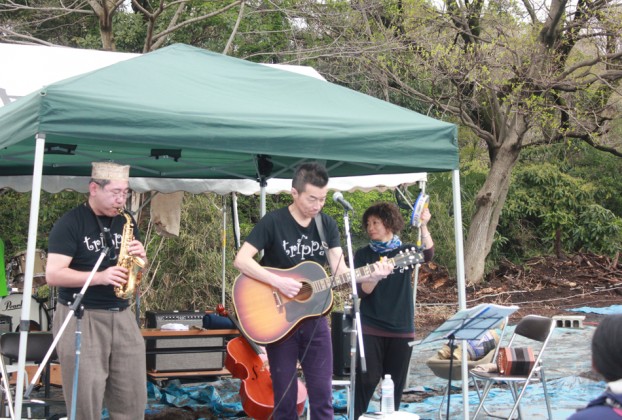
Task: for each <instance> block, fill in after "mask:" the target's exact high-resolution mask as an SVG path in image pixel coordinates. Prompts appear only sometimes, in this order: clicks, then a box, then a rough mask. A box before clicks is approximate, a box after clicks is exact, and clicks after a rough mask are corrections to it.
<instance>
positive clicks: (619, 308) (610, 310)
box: [570, 305, 622, 315]
mask: <svg viewBox="0 0 622 420" xmlns="http://www.w3.org/2000/svg"><path fill="white" fill-rule="evenodd" d="M570 311H574V312H583V313H591V314H600V315H613V314H622V305H612V306H607V307H605V308H592V307H589V306H582V307H580V308H574V309H570Z"/></svg>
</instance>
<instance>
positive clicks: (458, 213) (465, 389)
mask: <svg viewBox="0 0 622 420" xmlns="http://www.w3.org/2000/svg"><path fill="white" fill-rule="evenodd" d="M451 176H452V191H453V206H454V232H455V236H456V279H457V282H458V308H459V309H460V310H463V309H466V287H465V277H464V243H463V239H462V238H463V234H462V201H461V200H460V171H459V170H457V169H455V170H453V171H452V172H451ZM466 349H467V346H466V341H465V340H463V341H462V405H463V418H465V419H468V418H469V380H468V378H469V372H468V366H467V351H466Z"/></svg>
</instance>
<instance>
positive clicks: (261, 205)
mask: <svg viewBox="0 0 622 420" xmlns="http://www.w3.org/2000/svg"><path fill="white" fill-rule="evenodd" d="M259 208H260V210H259V211H260V216H261V217H264V216H265V215H266V183H265V181H264V182H261V184H260V187H259ZM259 258H263V249H262V250H261V251H259Z"/></svg>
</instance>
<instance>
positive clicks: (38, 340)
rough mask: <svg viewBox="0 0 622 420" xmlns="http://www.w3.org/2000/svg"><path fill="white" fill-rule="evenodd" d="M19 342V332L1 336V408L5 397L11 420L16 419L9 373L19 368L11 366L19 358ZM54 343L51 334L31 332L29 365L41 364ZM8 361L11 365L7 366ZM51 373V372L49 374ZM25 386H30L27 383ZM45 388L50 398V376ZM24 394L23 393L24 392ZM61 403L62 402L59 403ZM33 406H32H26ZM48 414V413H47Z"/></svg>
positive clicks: (53, 355) (29, 334)
mask: <svg viewBox="0 0 622 420" xmlns="http://www.w3.org/2000/svg"><path fill="white" fill-rule="evenodd" d="M19 340H20V333H19V332H8V333H4V334H2V335H0V373H1V374H2V389H1V391H2V394H1V395H0V407H4V404H5V401H4V400H5V397H6V403H7V404H8V406H9V415H10V416H11V419H14V418H15V413H14V410H13V396H12V392H11V387H10V384H9V372H10V371H12V372H16V371H17V367H16V365H14V364H11V363H12V362H13V361H16V360H17V359H18V358H19ZM52 341H54V337H53V336H52V333H51V332H29V333H28V343H27V349H26V362H27V363H35V364H40V363H41V362H42V361H43V359H44V358H45V355H46V354H47V352H48V350H49V348H50V345H51V344H52ZM55 358H56V353H53V354H52V357H51V359H55ZM7 359H8V361H9V364H7ZM48 373H49V372H48ZM24 384H25V385H28V384H27V383H26V381H25V382H24ZM45 386H46V392H45V396H46V397H48V396H49V375H46V377H45ZM22 392H23V391H22ZM59 403H60V402H59ZM25 405H32V404H25ZM35 405H38V406H42V405H43V406H44V407H46V408H47V406H48V404H47V403H46V402H43V401H41V402H40V403H37V404H35ZM46 414H47V413H46Z"/></svg>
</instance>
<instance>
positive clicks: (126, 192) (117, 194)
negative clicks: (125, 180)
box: [102, 187, 132, 198]
mask: <svg viewBox="0 0 622 420" xmlns="http://www.w3.org/2000/svg"><path fill="white" fill-rule="evenodd" d="M102 191H105V192H106V193H108V194H110V195H111V196H113V197H115V198H116V197H123V198H125V197H127V196H128V195H130V194H131V193H132V190H107V189H105V188H104V187H102Z"/></svg>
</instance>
